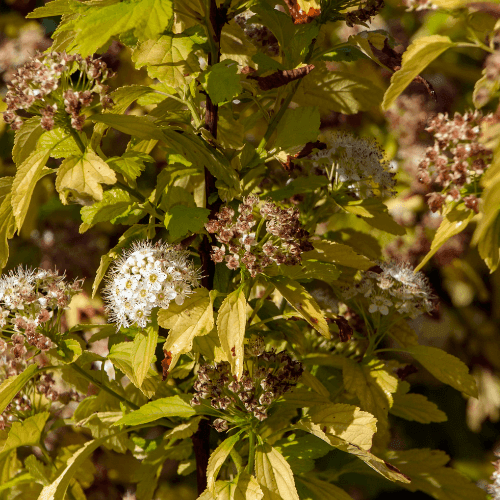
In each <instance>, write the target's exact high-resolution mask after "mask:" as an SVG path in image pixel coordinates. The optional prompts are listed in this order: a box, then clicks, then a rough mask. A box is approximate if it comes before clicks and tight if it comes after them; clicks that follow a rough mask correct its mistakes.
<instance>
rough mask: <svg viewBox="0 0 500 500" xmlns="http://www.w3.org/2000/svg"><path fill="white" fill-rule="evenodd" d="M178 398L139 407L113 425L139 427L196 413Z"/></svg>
mask: <svg viewBox="0 0 500 500" xmlns="http://www.w3.org/2000/svg"><path fill="white" fill-rule="evenodd" d="M186 400H187V398H185V399H183V398H181V397H180V396H170V397H168V398H160V399H157V400H156V401H151V402H150V403H146V404H145V405H143V406H141V407H140V408H139V409H138V410H136V411H133V412H131V413H129V414H127V415H125V416H124V417H123V418H121V419H120V420H118V422H116V423H115V424H113V425H141V424H147V423H149V422H154V421H155V420H158V419H160V418H163V417H167V418H169V417H183V418H187V417H192V416H193V415H194V414H195V413H196V412H195V410H193V408H192V407H191V405H190V404H189V403H188V402H187V401H186Z"/></svg>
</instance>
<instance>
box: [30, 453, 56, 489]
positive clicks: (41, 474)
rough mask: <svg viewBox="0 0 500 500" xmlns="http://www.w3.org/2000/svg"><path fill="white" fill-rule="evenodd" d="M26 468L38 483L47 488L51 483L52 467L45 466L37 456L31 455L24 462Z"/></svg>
mask: <svg viewBox="0 0 500 500" xmlns="http://www.w3.org/2000/svg"><path fill="white" fill-rule="evenodd" d="M24 466H25V467H26V468H27V469H28V472H29V473H30V475H31V478H32V479H34V480H35V481H36V482H37V483H40V484H42V485H43V486H47V485H48V484H49V483H50V479H49V478H50V477H51V472H50V467H47V466H45V465H44V464H43V463H42V462H40V460H37V458H36V457H35V455H29V456H28V457H27V458H26V460H25V461H24Z"/></svg>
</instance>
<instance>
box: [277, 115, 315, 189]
mask: <svg viewBox="0 0 500 500" xmlns="http://www.w3.org/2000/svg"><path fill="white" fill-rule="evenodd" d="M319 126H320V116H319V109H318V108H317V107H316V106H314V107H310V106H301V107H299V108H295V109H287V110H286V111H285V114H284V115H283V118H282V119H281V120H280V121H279V124H278V127H277V129H276V141H275V143H274V147H275V148H276V149H277V150H280V151H285V153H286V154H288V155H294V154H295V153H298V152H299V151H300V150H301V149H302V148H303V147H304V145H305V144H306V143H308V142H314V141H315V140H316V139H317V138H318V135H319ZM296 180H297V181H299V182H300V181H301V180H303V179H300V180H299V179H296Z"/></svg>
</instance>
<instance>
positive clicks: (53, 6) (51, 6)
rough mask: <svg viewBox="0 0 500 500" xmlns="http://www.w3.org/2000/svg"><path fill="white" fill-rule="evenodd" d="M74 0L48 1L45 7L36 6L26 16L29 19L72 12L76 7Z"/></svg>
mask: <svg viewBox="0 0 500 500" xmlns="http://www.w3.org/2000/svg"><path fill="white" fill-rule="evenodd" d="M74 3H75V2H73V0H53V1H52V2H47V4H46V5H44V6H43V7H38V8H36V9H35V10H34V11H33V12H30V13H29V14H28V15H27V16H26V17H27V18H28V19H37V18H40V17H52V16H64V15H65V14H72V13H73V8H74Z"/></svg>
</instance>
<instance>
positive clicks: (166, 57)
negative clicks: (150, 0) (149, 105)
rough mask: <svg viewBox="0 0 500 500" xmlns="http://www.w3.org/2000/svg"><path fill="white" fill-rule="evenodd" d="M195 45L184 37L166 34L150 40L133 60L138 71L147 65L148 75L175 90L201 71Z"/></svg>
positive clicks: (138, 50) (135, 52) (133, 56)
mask: <svg viewBox="0 0 500 500" xmlns="http://www.w3.org/2000/svg"><path fill="white" fill-rule="evenodd" d="M196 48H197V44H196V42H195V41H194V40H193V39H192V38H191V37H190V36H186V35H184V34H178V35H175V34H171V33H168V34H164V35H162V36H161V37H160V38H158V39H157V40H156V39H155V40H148V41H146V42H144V43H141V44H139V46H138V47H137V48H136V49H135V50H134V52H133V54H132V60H133V61H134V62H135V67H136V68H137V69H139V68H142V67H143V66H146V70H147V72H148V75H149V76H150V77H151V78H157V79H158V80H160V81H161V82H163V83H166V84H167V85H170V86H172V87H180V86H182V85H186V84H189V82H190V81H191V80H192V79H193V78H195V77H196V76H197V75H198V74H199V72H200V63H199V61H198V56H196V54H195V49H196Z"/></svg>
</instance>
